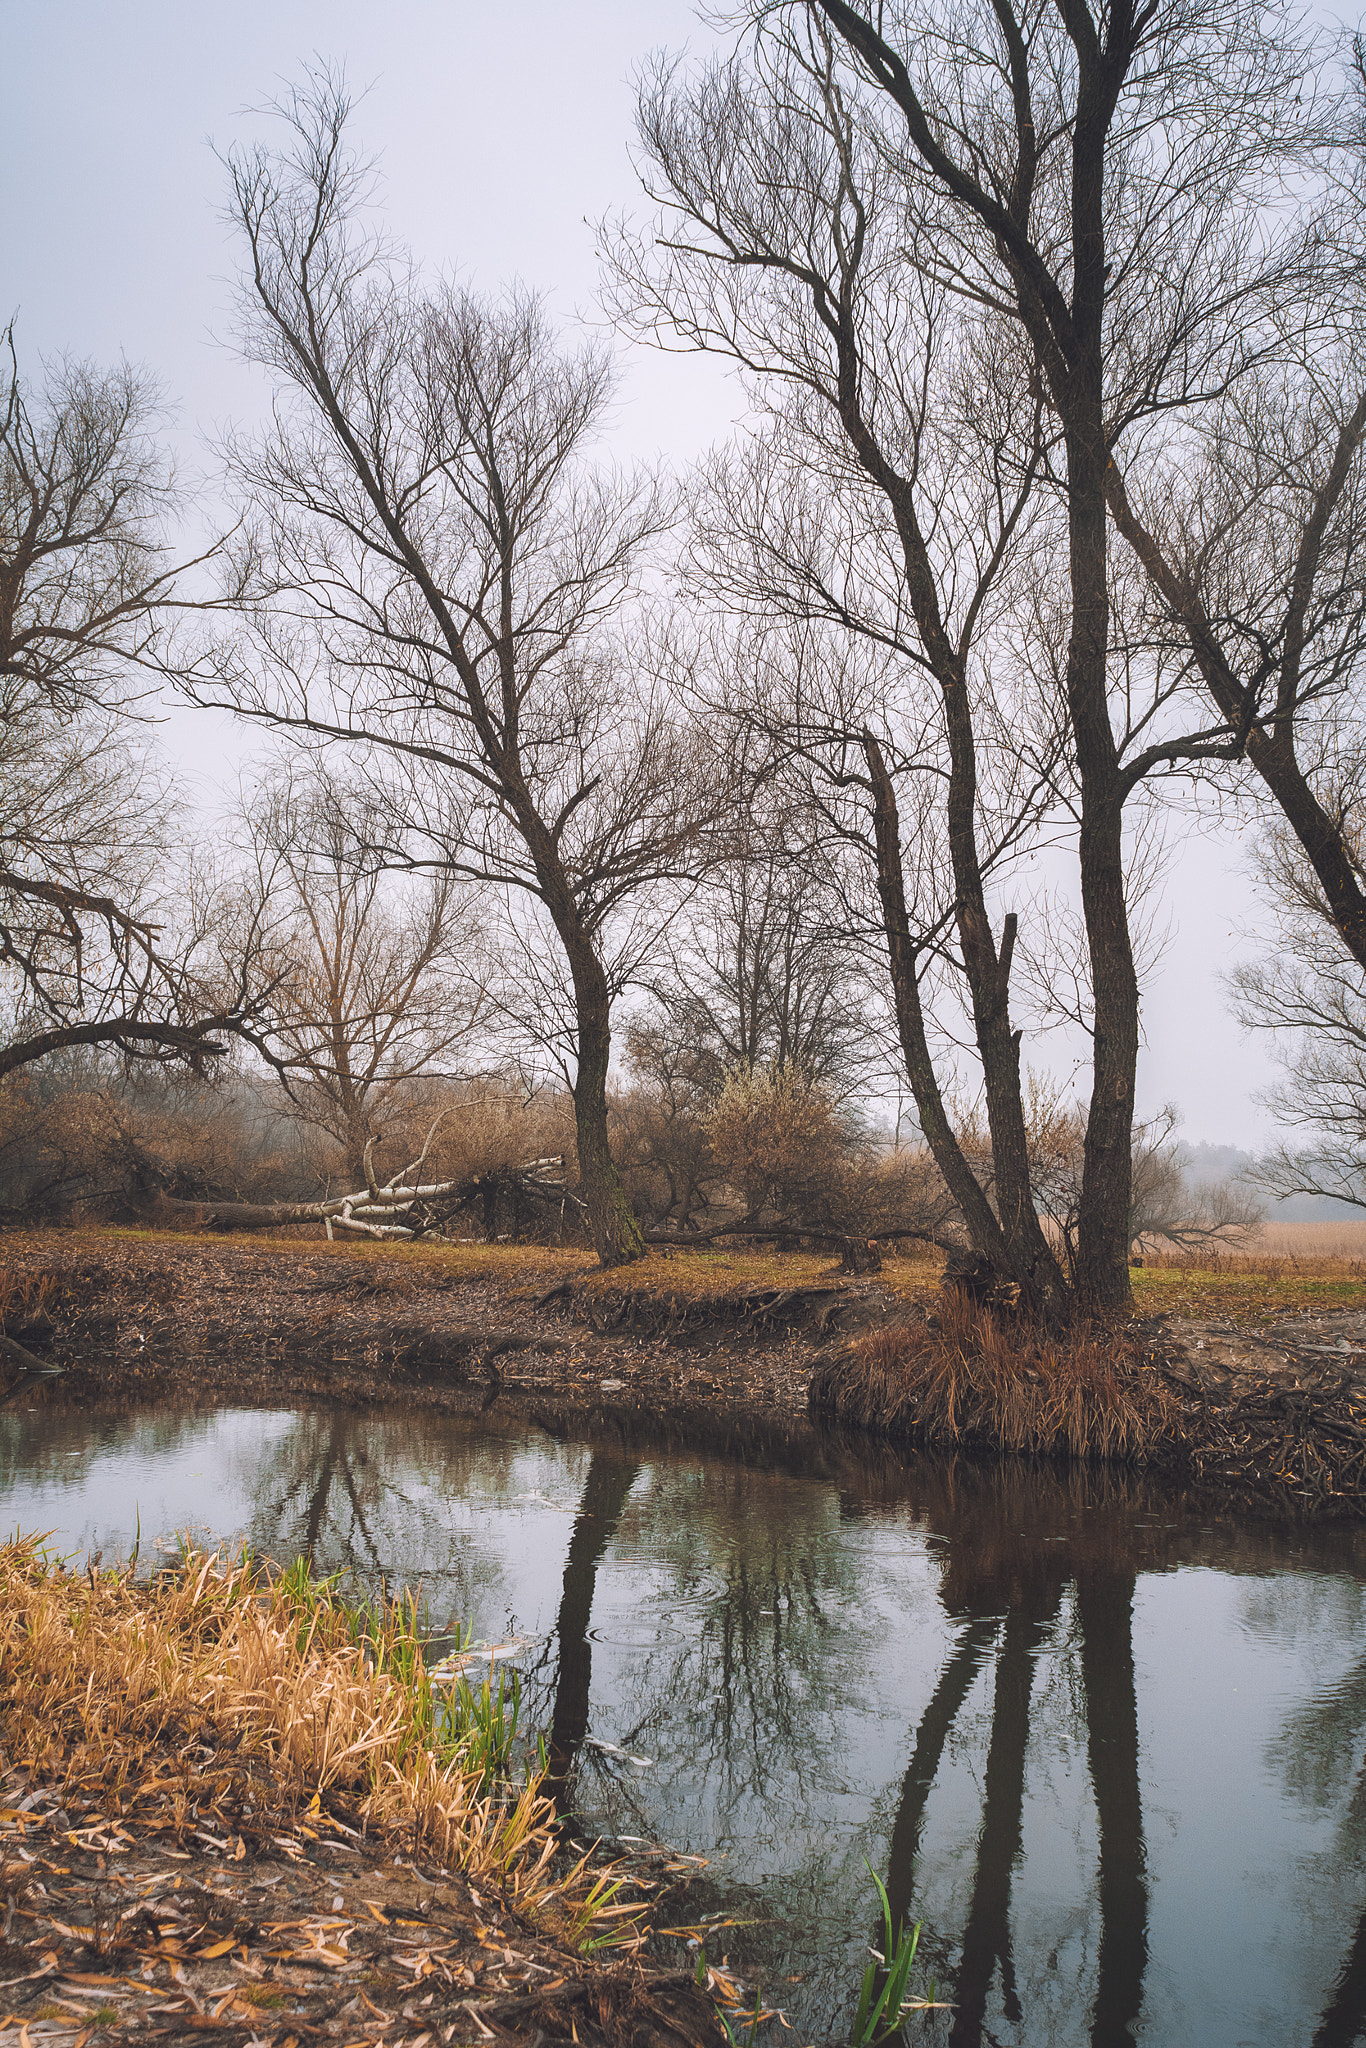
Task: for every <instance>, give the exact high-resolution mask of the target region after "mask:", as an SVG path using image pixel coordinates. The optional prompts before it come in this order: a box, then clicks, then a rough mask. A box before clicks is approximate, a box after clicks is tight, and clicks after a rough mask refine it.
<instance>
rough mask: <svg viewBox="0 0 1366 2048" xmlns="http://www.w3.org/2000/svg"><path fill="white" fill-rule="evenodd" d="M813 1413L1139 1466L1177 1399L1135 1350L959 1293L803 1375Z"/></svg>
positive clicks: (895, 1430)
mask: <svg viewBox="0 0 1366 2048" xmlns="http://www.w3.org/2000/svg"><path fill="white" fill-rule="evenodd" d="M811 1404H812V1406H813V1408H817V1409H819V1410H823V1411H824V1412H826V1413H828V1414H831V1415H833V1416H834V1417H835V1418H836V1419H837V1420H839V1421H841V1422H846V1423H853V1424H855V1425H856V1426H857V1427H859V1428H863V1429H875V1430H877V1431H879V1432H880V1433H883V1434H886V1435H888V1436H902V1437H911V1438H914V1439H916V1440H918V1441H923V1442H929V1443H950V1444H957V1445H969V1446H972V1445H977V1446H981V1447H990V1448H992V1449H995V1450H1003V1451H1031V1452H1036V1453H1042V1454H1045V1455H1049V1456H1054V1457H1059V1456H1060V1457H1068V1458H1088V1459H1089V1458H1106V1459H1118V1460H1123V1461H1138V1460H1141V1459H1143V1458H1145V1457H1147V1456H1149V1455H1151V1454H1152V1453H1153V1452H1154V1451H1155V1450H1156V1448H1157V1447H1158V1445H1159V1444H1160V1443H1161V1442H1162V1441H1163V1440H1164V1438H1166V1437H1167V1436H1168V1435H1169V1434H1170V1431H1171V1429H1172V1427H1173V1423H1174V1419H1175V1412H1176V1410H1175V1403H1174V1401H1173V1398H1172V1396H1171V1394H1170V1393H1169V1391H1168V1390H1167V1388H1166V1387H1165V1386H1164V1384H1163V1382H1162V1380H1161V1378H1160V1377H1159V1375H1158V1373H1157V1372H1156V1371H1155V1370H1154V1369H1153V1368H1152V1367H1151V1366H1149V1365H1148V1364H1147V1363H1146V1361H1145V1358H1144V1354H1143V1352H1142V1350H1141V1349H1140V1347H1139V1346H1137V1345H1136V1344H1134V1343H1132V1342H1130V1341H1128V1340H1126V1339H1125V1338H1124V1337H1123V1335H1122V1334H1120V1333H1117V1332H1116V1331H1114V1330H1113V1329H1109V1328H1105V1327H1092V1326H1089V1325H1084V1324H1081V1325H1078V1326H1077V1328H1076V1329H1075V1330H1074V1331H1072V1332H1070V1333H1069V1334H1067V1335H1066V1336H1065V1337H1060V1338H1055V1337H1052V1336H1048V1335H1046V1334H1044V1333H1043V1332H1042V1331H1040V1330H1038V1329H1036V1328H1034V1327H1032V1326H1031V1325H1029V1324H1027V1323H1024V1322H1010V1323H1007V1322H1005V1321H1003V1320H1002V1319H1001V1318H999V1317H998V1316H996V1315H994V1314H993V1313H992V1312H991V1311H990V1310H986V1309H979V1308H976V1307H974V1306H973V1304H972V1303H971V1302H969V1301H967V1300H966V1299H965V1298H963V1297H962V1296H958V1295H950V1296H947V1297H945V1299H944V1302H943V1305H942V1307H941V1310H940V1313H939V1315H938V1316H937V1317H932V1318H930V1319H928V1320H927V1321H925V1322H922V1323H910V1324H904V1325H901V1326H899V1327H897V1328H893V1329H888V1330H879V1331H876V1332H874V1333H873V1334H872V1335H871V1336H868V1337H864V1338H861V1339H859V1340H857V1341H856V1342H855V1343H853V1344H850V1345H849V1346H847V1347H846V1348H845V1350H844V1351H842V1352H841V1353H840V1354H839V1356H838V1357H837V1358H835V1359H834V1360H832V1361H831V1362H830V1364H828V1365H826V1366H823V1367H822V1368H820V1370H819V1371H818V1372H817V1373H816V1374H815V1375H814V1377H813V1379H812V1382H811Z"/></svg>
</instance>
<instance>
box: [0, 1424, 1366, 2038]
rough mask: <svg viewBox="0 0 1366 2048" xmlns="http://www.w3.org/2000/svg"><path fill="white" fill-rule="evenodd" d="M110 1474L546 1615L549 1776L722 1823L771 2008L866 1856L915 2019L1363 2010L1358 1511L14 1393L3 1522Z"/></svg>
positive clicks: (125, 1527)
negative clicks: (644, 1763)
mask: <svg viewBox="0 0 1366 2048" xmlns="http://www.w3.org/2000/svg"><path fill="white" fill-rule="evenodd" d="M135 1503H136V1505H137V1507H138V1508H140V1512H141V1523H142V1530H143V1535H144V1539H146V1538H147V1536H148V1535H149V1533H150V1530H151V1529H152V1527H153V1526H155V1528H156V1529H157V1530H158V1531H167V1530H174V1529H175V1528H177V1527H180V1526H184V1525H185V1524H186V1523H195V1524H197V1525H198V1526H199V1527H201V1528H202V1527H203V1526H204V1525H205V1524H206V1523H207V1524H208V1526H209V1527H211V1528H213V1529H215V1530H217V1531H219V1532H220V1533H223V1534H230V1533H232V1532H233V1531H236V1530H241V1531H242V1532H243V1533H244V1534H246V1535H247V1536H248V1537H249V1538H250V1540H251V1541H253V1542H254V1543H255V1544H256V1545H257V1546H258V1547H259V1548H261V1549H262V1550H264V1551H267V1552H271V1553H273V1554H274V1555H276V1556H288V1555H290V1554H293V1553H295V1552H297V1551H299V1550H309V1551H311V1552H312V1554H313V1556H314V1558H315V1560H316V1561H317V1563H318V1565H319V1567H320V1568H323V1569H329V1568H332V1567H334V1566H337V1565H343V1564H345V1565H350V1566H351V1567H352V1568H353V1569H354V1570H355V1571H356V1572H357V1573H358V1574H359V1575H360V1576H361V1577H362V1578H363V1579H365V1580H366V1581H367V1582H369V1583H374V1582H375V1581H377V1580H379V1579H380V1578H384V1579H386V1580H387V1581H388V1582H389V1583H390V1584H391V1585H395V1584H399V1583H402V1584H408V1585H419V1584H420V1585H421V1587H422V1589H423V1591H424V1594H425V1596H426V1598H427V1601H428V1605H429V1608H430V1611H431V1613H432V1616H433V1620H434V1622H435V1624H436V1625H437V1627H438V1628H448V1627H451V1626H453V1625H455V1623H457V1622H459V1621H465V1622H467V1623H469V1624H470V1625H472V1626H473V1628H474V1630H475V1633H476V1635H477V1636H480V1637H482V1638H484V1639H486V1640H493V1639H497V1638H498V1637H501V1636H502V1635H504V1634H505V1633H507V1632H509V1631H516V1632H517V1633H521V1634H528V1635H530V1636H533V1637H535V1638H538V1639H539V1640H540V1642H541V1644H542V1645H543V1648H542V1649H541V1650H540V1651H539V1652H536V1653H533V1655H532V1659H531V1664H530V1668H529V1670H528V1674H527V1683H528V1688H529V1693H530V1698H529V1702H528V1704H529V1707H530V1711H531V1713H532V1714H533V1715H534V1716H535V1718H536V1721H537V1723H538V1725H540V1726H543V1727H545V1728H546V1729H548V1731H549V1741H550V1751H551V1757H552V1763H553V1767H554V1771H555V1776H556V1781H557V1790H558V1796H559V1798H560V1800H561V1803H562V1805H563V1806H565V1807H566V1808H570V1807H572V1808H573V1810H574V1811H575V1812H576V1813H577V1814H578V1816H579V1817H580V1818H581V1819H582V1821H583V1822H584V1824H585V1825H588V1826H590V1827H600V1828H604V1829H611V1830H615V1831H617V1832H619V1833H631V1834H637V1835H651V1836H655V1837H658V1838H659V1839H662V1840H666V1841H669V1842H672V1843H675V1844H677V1845H678V1846H679V1847H682V1848H685V1849H688V1850H691V1851H694V1852H695V1853H698V1854H700V1855H703V1856H706V1857H708V1858H709V1859H710V1861H709V1867H708V1874H707V1882H708V1884H709V1885H711V1886H712V1887H713V1890H712V1892H711V1893H710V1894H709V1896H712V1897H714V1898H715V1900H716V1902H717V1903H718V1904H723V1905H727V1906H729V1908H730V1910H731V1912H732V1913H733V1915H734V1917H736V1918H743V1919H746V1920H750V1921H753V1922H755V1923H757V1924H755V1925H752V1926H750V1927H748V1928H746V1929H743V1930H732V1932H731V1933H730V1934H729V1935H728V1936H727V1941H728V1944H729V1947H730V1953H731V1958H732V1961H738V1962H739V1963H740V1964H741V1966H742V1967H743V1968H745V1969H746V1970H748V1971H750V1972H751V1973H754V1974H757V1975H760V1976H761V1977H762V1978H763V1980H764V1982H765V1986H766V1989H767V1992H768V1995H769V1996H770V1997H771V1998H772V1999H773V2000H774V2001H775V2002H776V2003H779V2004H781V2005H783V2006H785V2007H786V2008H787V2010H788V2012H789V2015H790V2017H791V2019H792V2022H793V2025H794V2027H795V2028H796V2029H797V2030H798V2035H797V2038H799V2039H805V2040H813V2039H816V2038H818V2037H819V2036H820V2035H822V2034H834V2035H838V2033H839V2030H840V2028H841V2026H842V2025H847V2021H848V2017H849V2005H850V1996H851V1991H852V1987H853V1986H854V1985H855V1984H856V1983H857V1980H858V1976H859V1974H860V1973H861V1971H862V1968H863V1966H864V1964H865V1963H866V1961H867V1954H868V1947H869V1944H870V1939H871V1940H875V1941H879V1942H880V1935H881V1927H880V1924H879V1925H877V1926H876V1927H875V1926H874V1923H873V1918H872V1914H871V1912H870V1898H871V1887H870V1885H869V1882H868V1877H867V1872H866V1870H865V1867H864V1858H865V1856H866V1857H867V1858H868V1859H869V1860H870V1861H871V1862H872V1864H873V1866H874V1867H875V1868H876V1869H877V1870H879V1871H880V1872H881V1873H882V1874H883V1875H884V1876H885V1879H886V1883H887V1890H888V1895H889V1899H890V1902H891V1906H892V1910H893V1913H894V1915H895V1916H896V1920H897V1923H898V1925H900V1924H902V1923H904V1922H906V1921H908V1920H920V1921H922V1922H923V1924H924V1930H925V1931H924V1935H923V1939H922V1953H923V1954H924V1956H925V1957H926V1959H927V1963H928V1965H929V1966H930V1967H931V1968H932V1969H933V1970H934V1971H935V1973H936V1974H937V1975H938V1977H939V1979H940V1981H941V1984H943V1985H944V1987H945V1991H946V1994H947V1995H948V1996H949V1997H950V1998H952V2000H953V2001H954V2003H953V2008H952V2010H951V2011H950V2012H947V2013H944V2014H941V2015H938V2016H936V2017H935V2018H933V2019H930V2020H926V2021H925V2022H923V2023H921V2022H917V2023H916V2027H915V2029H914V2032H913V2038H926V2039H930V2040H938V2041H941V2042H950V2043H953V2044H955V2048H957V2044H963V2048H974V2044H977V2043H979V2042H1002V2043H1005V2042H1011V2043H1018V2044H1024V2043H1026V2042H1027V2043H1028V2044H1029V2048H1037V2044H1041V2043H1054V2042H1055V2043H1059V2044H1062V2043H1068V2044H1070V2043H1078V2044H1085V2043H1090V2044H1094V2048H1121V2044H1138V2043H1142V2042H1145V2041H1146V2042H1162V2043H1166V2042H1185V2041H1188V2040H1189V2041H1196V2040H1199V2041H1200V2042H1201V2043H1206V2042H1208V2043H1225V2042H1226V2043H1229V2044H1232V2043H1235V2042H1237V2043H1242V2042H1261V2041H1265V2042H1268V2043H1270V2042H1275V2043H1277V2044H1278V2048H1279V2044H1281V2043H1303V2044H1304V2048H1310V2044H1311V2043H1312V2044H1319V2043H1323V2044H1327V2043H1347V2042H1350V2041H1353V2040H1357V2039H1360V2038H1362V2036H1363V2021H1364V2019H1366V1918H1361V1917H1360V1916H1362V1915H1363V1911H1364V1910H1366V1766H1363V1764H1362V1750H1363V1741H1366V1594H1364V1592H1363V1579H1364V1574H1363V1568H1362V1567H1363V1558H1362V1538H1361V1537H1360V1536H1358V1535H1357V1534H1356V1533H1355V1532H1352V1531H1324V1532H1320V1533H1317V1534H1315V1535H1313V1536H1312V1537H1311V1536H1306V1535H1295V1534H1294V1533H1292V1532H1286V1531H1277V1530H1275V1529H1272V1528H1268V1527H1259V1526H1257V1525H1252V1524H1243V1523H1238V1522H1236V1521H1234V1520H1232V1519H1228V1520H1223V1521H1220V1522H1217V1523H1214V1524H1204V1523H1202V1522H1200V1521H1199V1520H1196V1519H1193V1518H1192V1517H1189V1516H1185V1515H1182V1514H1180V1513H1179V1512H1176V1511H1175V1510H1174V1509H1173V1507H1172V1505H1171V1503H1170V1501H1168V1500H1165V1499H1163V1498H1162V1497H1160V1496H1155V1495H1151V1494H1149V1493H1146V1492H1145V1491H1144V1490H1143V1489H1142V1488H1141V1487H1139V1486H1137V1485H1135V1484H1133V1483H1132V1482H1128V1481H1125V1480H1123V1479H1122V1478H1115V1477H1113V1476H1110V1477H1099V1476H1095V1475H1092V1476H1087V1475H1083V1474H1072V1475H1068V1476H1062V1477H1060V1476H1059V1475H1057V1474H1049V1473H1030V1472H1027V1471H1025V1470H1023V1469H1022V1468H1020V1467H1018V1466H1016V1467H1012V1468H1010V1469H1009V1470H1007V1471H1002V1472H994V1471H986V1470H983V1469H981V1468H967V1469H964V1468H954V1467H952V1466H944V1465H936V1464H933V1463H930V1462H913V1463H911V1464H909V1465H903V1464H902V1463H901V1461H900V1460H899V1459H897V1458H895V1457H893V1456H891V1455H890V1454H881V1455H877V1456H869V1455H868V1454H867V1453H866V1451H863V1450H860V1449H857V1448H855V1447H853V1446H850V1445H846V1444H841V1443H840V1442H839V1441H838V1440H836V1439H834V1438H828V1437H819V1436H817V1435H814V1434H812V1433H810V1432H796V1433H794V1435H793V1436H792V1438H791V1439H790V1441H789V1442H788V1443H787V1444H786V1446H785V1447H782V1448H781V1455H776V1454H775V1455H773V1456H770V1457H769V1458H768V1461H767V1462H766V1463H763V1464H761V1465H755V1464H745V1463H742V1462H739V1461H738V1460H736V1459H734V1458H729V1459H728V1458H721V1457H703V1456H690V1455H688V1454H686V1453H685V1452H684V1451H682V1450H680V1449H678V1448H677V1447H675V1448H673V1449H665V1450H661V1449H658V1448H652V1447H650V1446H648V1445H647V1444H645V1443H643V1442H639V1441H637V1442H634V1443H627V1442H625V1441H618V1442H615V1443H613V1442H608V1441H606V1440H603V1439H600V1440H599V1441H597V1442H594V1443H588V1442H577V1441H572V1440H570V1441H564V1440H560V1439H557V1438H552V1437H551V1436H550V1435H549V1434H547V1433H545V1432H536V1431H534V1430H528V1429H527V1428H526V1427H525V1426H524V1425H523V1424H521V1423H519V1422H515V1421H503V1422H501V1423H500V1422H499V1420H498V1417H497V1411H495V1412H494V1414H493V1415H490V1416H486V1417H482V1418H481V1417H479V1416H476V1415H470V1416H467V1417H444V1418H433V1417H421V1416H412V1415H408V1414H402V1413H396V1412H393V1411H381V1412H373V1413H369V1414H361V1415H357V1414H352V1413H345V1414H343V1413H332V1412H316V1413H302V1414H296V1415H287V1414H281V1415H266V1416H263V1415H259V1414H251V1415H232V1414H229V1413H225V1412H216V1413H212V1412H211V1413H208V1414H198V1415H175V1414H172V1413H167V1412H161V1413H153V1414H147V1415H142V1416H135V1417H115V1416H112V1415H110V1416H104V1417H101V1416H99V1415H90V1414H86V1415H82V1416H62V1415H59V1414H58V1413H56V1412H55V1411H46V1412H40V1413H36V1414H34V1415H30V1416H27V1417H24V1416H13V1415H7V1416H5V1417H3V1418H0V1510H3V1514H4V1517H5V1520H6V1521H7V1522H8V1523H9V1524H10V1525H11V1526H13V1525H14V1523H16V1522H18V1523H21V1524H22V1525H24V1526H27V1527H34V1526H42V1527H55V1528H57V1529H59V1530H60V1531H61V1532H62V1540H63V1541H64V1542H65V1543H67V1544H68V1546H69V1547H71V1548H79V1547H81V1546H83V1545H84V1546H85V1547H96V1546H97V1545H102V1546H103V1547H105V1548H106V1549H112V1548H114V1547H115V1546H116V1545H117V1543H118V1542H119V1541H120V1540H123V1541H125V1542H131V1537H132V1528H133V1523H134V1513H135ZM154 1517H159V1518H160V1519H159V1520H155V1522H154ZM595 1743H606V1744H607V1745H609V1747H608V1748H607V1749H605V1750H604V1749H600V1748H597V1747H595V1746H594V1745H595ZM622 1752H625V1753H627V1754H622ZM642 1755H643V1756H646V1757H648V1758H650V1759H651V1760H652V1762H651V1765H650V1767H649V1768H648V1769H646V1768H642V1767H640V1766H638V1765H636V1764H633V1763H632V1762H631V1761H630V1757H632V1756H634V1757H639V1756H642Z"/></svg>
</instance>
